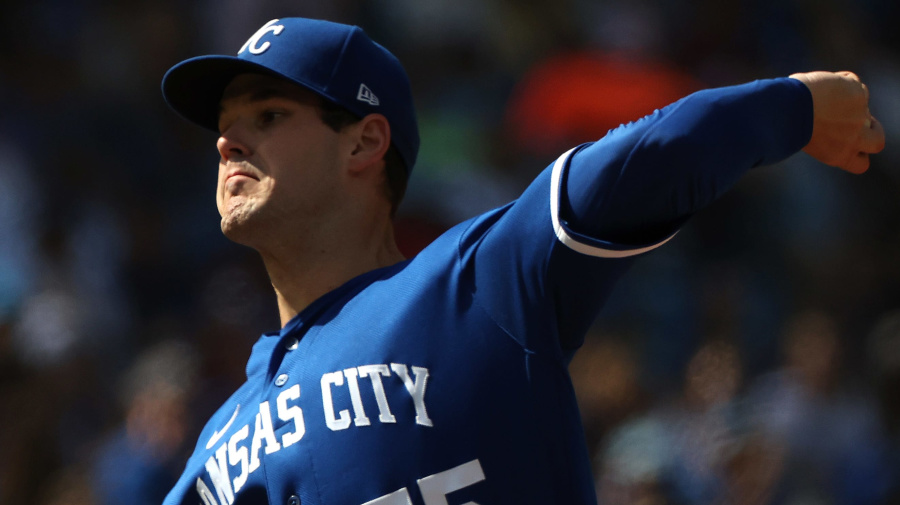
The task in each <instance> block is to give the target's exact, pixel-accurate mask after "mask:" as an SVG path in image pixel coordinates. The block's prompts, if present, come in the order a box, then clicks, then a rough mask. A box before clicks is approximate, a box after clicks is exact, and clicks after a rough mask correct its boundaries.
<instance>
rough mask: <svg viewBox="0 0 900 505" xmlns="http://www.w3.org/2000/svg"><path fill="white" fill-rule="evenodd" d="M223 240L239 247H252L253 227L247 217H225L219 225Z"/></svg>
mask: <svg viewBox="0 0 900 505" xmlns="http://www.w3.org/2000/svg"><path fill="white" fill-rule="evenodd" d="M219 226H220V228H221V229H222V234H223V235H225V238H227V239H228V240H231V241H232V242H236V243H238V244H241V245H246V246H250V247H252V246H253V235H254V233H253V232H254V229H256V227H255V226H253V223H252V220H251V219H248V216H233V215H232V216H226V217H223V218H222V221H221V222H220V223H219Z"/></svg>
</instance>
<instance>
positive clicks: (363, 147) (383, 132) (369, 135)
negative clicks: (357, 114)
mask: <svg viewBox="0 0 900 505" xmlns="http://www.w3.org/2000/svg"><path fill="white" fill-rule="evenodd" d="M352 140H353V142H354V144H353V145H352V146H351V147H352V152H351V153H350V170H351V173H356V174H360V173H362V172H364V171H366V169H367V168H369V167H371V166H373V165H376V164H377V163H378V162H379V161H381V160H382V159H384V154H385V153H386V152H387V150H388V148H390V147H391V125H390V124H389V123H388V120H387V118H385V117H384V116H382V115H381V114H369V115H368V116H366V117H364V118H362V119H361V120H359V122H358V123H356V124H355V125H353V136H352Z"/></svg>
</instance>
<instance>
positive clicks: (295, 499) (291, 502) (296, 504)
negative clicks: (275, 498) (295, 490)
mask: <svg viewBox="0 0 900 505" xmlns="http://www.w3.org/2000/svg"><path fill="white" fill-rule="evenodd" d="M287 505H300V497H299V496H297V495H295V494H292V495H291V497H290V498H288V501H287Z"/></svg>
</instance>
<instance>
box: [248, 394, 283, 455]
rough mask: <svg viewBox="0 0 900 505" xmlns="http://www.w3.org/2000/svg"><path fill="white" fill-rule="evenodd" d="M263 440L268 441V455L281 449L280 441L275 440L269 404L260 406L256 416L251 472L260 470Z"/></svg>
mask: <svg viewBox="0 0 900 505" xmlns="http://www.w3.org/2000/svg"><path fill="white" fill-rule="evenodd" d="M263 440H265V441H266V454H272V453H273V452H275V451H278V450H280V449H281V445H280V444H279V443H278V440H276V439H275V431H274V430H273V429H272V413H271V411H270V410H269V402H262V403H260V404H259V413H258V414H256V427H255V429H254V430H253V442H252V443H251V444H250V471H251V472H253V471H254V470H256V469H257V468H259V450H260V448H262V442H263Z"/></svg>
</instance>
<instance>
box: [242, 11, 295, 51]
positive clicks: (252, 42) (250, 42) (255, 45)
mask: <svg viewBox="0 0 900 505" xmlns="http://www.w3.org/2000/svg"><path fill="white" fill-rule="evenodd" d="M277 22H278V20H277V19H273V20H272V21H269V22H268V23H266V24H264V25H263V26H262V28H260V29H259V30H257V31H256V33H254V34H253V36H252V37H250V38H249V39H247V42H244V45H243V46H241V50H240V51H238V54H241V53H243V52H244V51H246V50H248V49H249V50H250V53H251V54H262V53H264V52H266V49H268V48H269V46H271V45H272V44H270V43H269V41H268V40H267V41H265V42H263V43H262V45H259V39H261V38H262V37H263V35H265V34H266V33H268V32H272V35H276V36H277V35H279V34H281V32H282V30H284V25H276V24H275V23H277Z"/></svg>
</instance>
